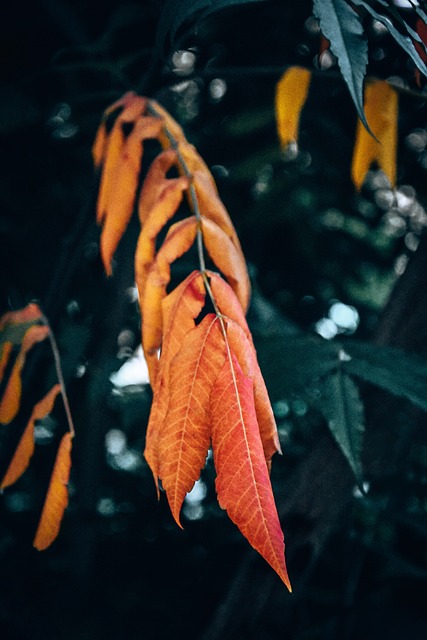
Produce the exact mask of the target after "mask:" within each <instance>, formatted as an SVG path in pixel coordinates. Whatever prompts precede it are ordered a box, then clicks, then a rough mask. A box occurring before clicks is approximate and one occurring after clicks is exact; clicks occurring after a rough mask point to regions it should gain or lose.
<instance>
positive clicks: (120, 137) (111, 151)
mask: <svg viewBox="0 0 427 640" xmlns="http://www.w3.org/2000/svg"><path fill="white" fill-rule="evenodd" d="M146 105H147V100H146V98H141V97H140V96H134V97H133V99H132V100H130V102H129V104H127V105H126V107H125V108H124V109H123V111H122V112H121V113H120V115H119V116H118V117H117V118H116V121H115V122H114V125H113V128H112V129H111V132H110V135H109V136H108V139H107V142H106V149H105V154H104V164H103V168H102V175H101V182H100V185H99V193H98V202H97V205H96V221H97V222H98V224H101V222H102V221H103V219H104V216H105V213H106V208H107V205H108V203H109V202H110V200H111V196H112V194H113V193H114V189H115V182H114V178H115V173H116V169H117V165H118V162H119V160H120V156H121V153H122V150H123V145H124V143H125V133H124V131H123V125H124V124H129V123H132V122H135V121H136V120H137V119H138V118H139V116H141V115H142V114H143V112H144V110H145V108H146Z"/></svg>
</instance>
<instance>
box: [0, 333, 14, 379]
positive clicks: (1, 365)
mask: <svg viewBox="0 0 427 640" xmlns="http://www.w3.org/2000/svg"><path fill="white" fill-rule="evenodd" d="M12 350H13V342H8V341H2V342H1V343H0V382H1V381H2V380H3V376H4V372H5V371H6V367H7V365H8V363H9V358H10V354H11V353H12Z"/></svg>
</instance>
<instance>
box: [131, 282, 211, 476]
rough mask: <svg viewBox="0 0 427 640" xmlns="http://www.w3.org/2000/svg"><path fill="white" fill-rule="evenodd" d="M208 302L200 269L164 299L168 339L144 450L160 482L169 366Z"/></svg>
mask: <svg viewBox="0 0 427 640" xmlns="http://www.w3.org/2000/svg"><path fill="white" fill-rule="evenodd" d="M204 303H205V287H204V284H203V276H202V274H201V273H200V272H199V271H193V272H192V273H191V274H190V275H189V276H187V278H186V279H185V280H184V281H183V282H181V284H179V285H178V286H177V287H176V288H175V289H174V290H173V291H172V292H171V293H170V294H169V295H167V296H166V298H164V300H163V301H162V315H163V326H164V339H163V342H162V350H161V356H160V361H159V365H158V374H157V378H156V380H155V382H154V381H151V384H152V387H153V391H154V395H153V403H152V406H151V412H150V418H149V421H148V427H147V436H146V444H145V451H144V456H145V459H146V460H147V462H148V464H149V466H150V469H151V471H152V473H153V476H154V481H155V483H156V486H157V479H158V477H159V451H158V448H159V447H158V442H159V436H160V433H161V429H162V426H163V423H164V419H165V416H166V412H167V410H168V406H169V391H170V384H169V366H170V363H171V361H172V359H173V358H174V357H175V355H176V354H177V353H178V351H179V349H180V348H181V344H182V341H183V340H184V337H185V335H186V334H187V333H188V332H189V331H191V330H192V329H194V327H195V322H194V319H195V318H197V316H198V315H199V313H200V312H201V310H202V308H203V306H204Z"/></svg>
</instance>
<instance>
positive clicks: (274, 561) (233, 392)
mask: <svg viewBox="0 0 427 640" xmlns="http://www.w3.org/2000/svg"><path fill="white" fill-rule="evenodd" d="M211 412H212V447H213V452H214V462H215V468H216V471H217V479H216V489H217V493H218V500H219V503H220V505H221V506H222V507H223V508H225V509H226V510H227V512H228V515H229V516H230V518H231V520H232V521H233V522H234V523H235V524H236V525H237V526H238V527H239V529H240V531H241V532H242V533H243V535H244V536H245V537H246V538H247V540H248V541H249V542H250V544H251V545H252V546H253V547H254V548H255V549H256V550H257V551H258V552H259V553H260V554H261V555H262V556H263V557H264V558H265V560H266V561H267V562H268V563H269V564H270V565H271V566H272V567H273V569H274V570H275V571H276V572H277V573H278V575H279V576H280V578H281V579H282V580H283V582H284V583H285V584H286V586H287V587H288V589H289V590H290V589H291V587H290V582H289V578H288V574H287V570H286V563H285V557H284V542H283V533H282V530H281V527H280V522H279V518H278V515H277V511H276V506H275V504H274V498H273V492H272V489H271V484H270V478H269V474H268V469H267V465H266V462H265V459H264V453H263V448H262V443H261V438H260V435H259V429H258V423H257V420H256V414H255V405H254V395H253V385H252V381H251V380H250V379H249V378H248V377H247V376H245V375H244V374H243V372H242V369H241V367H240V365H239V363H238V361H237V359H236V357H235V356H234V354H232V353H229V357H227V358H226V361H225V364H224V366H223V368H222V370H221V372H220V374H219V376H218V378H217V380H216V382H215V385H214V387H213V390H212V394H211Z"/></svg>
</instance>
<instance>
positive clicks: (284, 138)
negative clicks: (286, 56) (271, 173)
mask: <svg viewBox="0 0 427 640" xmlns="http://www.w3.org/2000/svg"><path fill="white" fill-rule="evenodd" d="M310 82H311V71H309V70H308V69H305V68H304V67H289V69H287V70H286V71H285V73H284V74H283V75H282V77H281V78H280V80H279V82H278V83H277V85H276V96H275V110H276V126H277V134H278V136H279V140H280V145H281V147H282V149H284V148H285V147H287V146H288V144H290V143H291V142H298V129H299V122H300V116H301V111H302V108H303V106H304V104H305V101H306V99H307V95H308V90H309V87H310Z"/></svg>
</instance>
